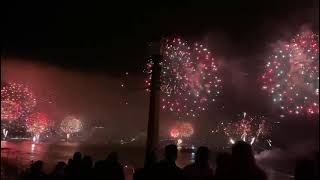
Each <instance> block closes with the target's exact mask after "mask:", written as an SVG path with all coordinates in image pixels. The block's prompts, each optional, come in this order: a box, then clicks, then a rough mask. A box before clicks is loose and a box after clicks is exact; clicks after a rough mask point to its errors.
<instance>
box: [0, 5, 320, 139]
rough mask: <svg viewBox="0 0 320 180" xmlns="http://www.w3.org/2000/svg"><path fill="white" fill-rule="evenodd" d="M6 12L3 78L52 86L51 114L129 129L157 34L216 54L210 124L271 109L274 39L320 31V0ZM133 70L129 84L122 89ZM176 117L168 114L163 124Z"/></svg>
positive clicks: (141, 102) (140, 115)
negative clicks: (268, 86) (216, 93)
mask: <svg viewBox="0 0 320 180" xmlns="http://www.w3.org/2000/svg"><path fill="white" fill-rule="evenodd" d="M2 9H3V10H2V11H3V12H4V18H3V21H2V26H1V27H2V30H3V32H2V43H3V49H2V58H1V65H2V67H1V70H2V72H1V80H4V81H21V82H23V83H26V84H28V85H30V86H33V88H34V89H35V90H36V91H41V89H43V87H44V84H46V86H45V87H47V89H46V90H43V91H44V92H45V95H44V96H48V91H49V90H48V89H50V91H53V92H52V93H53V94H54V97H55V102H56V103H57V104H56V106H57V107H58V108H57V107H55V108H56V109H55V110H51V112H55V113H56V114H52V116H54V117H55V116H56V117H57V118H61V117H62V116H63V115H64V114H67V113H71V112H72V113H78V114H82V115H83V116H84V119H88V121H90V122H96V124H99V123H103V124H104V125H106V126H109V127H110V128H109V130H110V131H117V130H119V131H117V132H120V131H123V129H126V130H127V129H129V130H128V131H126V132H127V133H129V134H130V133H132V134H134V133H136V131H137V130H140V129H144V128H145V126H146V119H147V105H148V98H147V96H145V95H144V94H143V93H144V92H143V85H141V84H140V82H141V83H143V73H142V70H143V68H144V66H145V63H146V60H147V56H148V43H149V42H150V41H151V40H152V39H153V37H157V36H159V35H160V34H162V35H179V36H182V37H183V38H185V39H186V40H189V41H201V42H203V43H204V44H205V45H207V46H208V47H209V49H210V50H211V51H212V52H213V53H214V54H215V56H216V59H218V62H219V64H220V65H221V69H222V70H223V78H224V81H225V83H224V88H225V90H224V95H223V96H224V97H223V98H221V102H219V103H220V104H219V107H216V106H215V105H213V107H212V108H211V109H212V110H210V111H208V112H206V113H204V114H203V115H202V119H201V120H199V121H197V125H199V126H204V127H207V126H208V124H209V125H212V122H218V121H219V120H221V119H224V118H226V117H228V118H230V117H231V116H232V115H234V114H236V113H240V112H243V111H251V112H259V113H262V114H264V113H266V114H268V113H272V112H273V108H272V107H271V105H270V104H269V103H268V99H267V97H266V96H263V94H262V93H261V91H260V86H259V82H258V81H257V78H258V77H259V76H260V74H259V73H261V70H262V67H263V65H264V63H265V57H266V54H267V53H268V52H269V50H270V46H271V44H272V43H274V42H276V41H277V40H288V39H289V38H290V36H292V35H294V34H296V33H298V32H299V31H300V29H301V28H302V27H308V28H309V29H311V30H313V31H314V32H319V30H318V28H319V4H318V1H317V0H300V1H297V0H266V1H233V0H224V1H201V0H188V1H187V0H185V1H176V2H173V1H172V0H171V1H170V0H163V1H152V2H151V1H150V2H142V1H141V2H138V1H127V2H125V1H114V2H112V3H111V2H110V1H103V2H94V1H87V2H69V1H37V2H35V1H7V2H6V4H5V5H3V8H2ZM39 63H40V64H39ZM127 71H128V72H129V73H130V80H127V81H129V82H130V83H131V84H130V83H129V84H130V85H128V86H130V88H128V89H126V90H122V89H121V88H119V87H120V84H121V83H122V82H123V81H124V79H123V78H124V77H123V74H124V72H127ZM137 82H139V83H137ZM41 92H42V91H41ZM49 94H50V93H49ZM123 99H125V100H124V101H127V100H128V101H129V106H123ZM261 102H265V103H261ZM222 106H223V107H224V108H225V110H224V111H225V112H223V113H222V112H221V109H219V108H221V107H222ZM50 108H52V107H50ZM47 110H48V109H47ZM116 110H118V111H121V112H124V113H122V114H121V115H119V113H115V112H117V111H116ZM213 113H215V114H214V115H215V116H214V117H212V114H213ZM132 117H134V119H133V118H132ZM172 118H173V117H172V116H168V117H167V116H165V118H164V119H165V121H163V122H164V124H165V125H168V124H169V125H170V122H171V121H172V120H171V119H172ZM92 119H94V120H92ZM212 119H214V121H213V120H212ZM131 121H134V122H135V126H136V127H137V128H136V129H135V128H130V127H131ZM122 122H126V123H122ZM210 123H211V124H210ZM213 124H214V123H213ZM115 129H116V130H115Z"/></svg>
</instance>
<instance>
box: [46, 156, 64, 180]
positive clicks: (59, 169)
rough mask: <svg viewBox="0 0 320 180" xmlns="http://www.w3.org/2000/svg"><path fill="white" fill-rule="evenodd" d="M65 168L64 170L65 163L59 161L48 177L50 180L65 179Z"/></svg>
mask: <svg viewBox="0 0 320 180" xmlns="http://www.w3.org/2000/svg"><path fill="white" fill-rule="evenodd" d="M65 168H66V163H65V162H63V161H60V162H58V163H57V165H56V167H55V169H54V170H53V172H52V173H51V175H50V179H51V180H60V179H62V180H63V179H65Z"/></svg>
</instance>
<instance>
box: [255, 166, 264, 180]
mask: <svg viewBox="0 0 320 180" xmlns="http://www.w3.org/2000/svg"><path fill="white" fill-rule="evenodd" d="M256 175H257V176H258V177H259V179H261V180H267V173H266V172H265V171H264V170H263V169H261V168H260V167H257V168H256Z"/></svg>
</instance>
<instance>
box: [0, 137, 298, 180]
mask: <svg viewBox="0 0 320 180" xmlns="http://www.w3.org/2000/svg"><path fill="white" fill-rule="evenodd" d="M1 148H2V150H1V163H2V164H1V165H2V166H1V167H2V168H1V176H2V177H6V179H8V178H9V177H13V178H11V179H16V178H17V174H19V175H21V174H22V173H23V172H25V170H28V168H29V165H30V164H31V161H36V160H42V161H43V162H44V166H43V167H44V172H46V173H49V172H53V171H54V169H55V168H57V167H56V165H57V163H58V162H60V166H62V167H63V163H62V162H65V163H66V164H68V163H67V162H68V159H69V158H72V156H73V153H74V152H77V151H80V152H81V153H82V154H83V155H84V156H86V155H90V157H89V156H86V158H85V159H87V160H86V161H87V162H88V164H90V162H92V167H94V165H95V163H98V165H99V162H100V161H99V160H105V159H106V157H107V155H108V154H109V153H110V152H112V151H116V152H118V154H119V162H121V164H122V166H123V171H124V174H125V178H126V179H132V177H133V174H134V172H135V169H138V168H140V167H142V166H143V159H144V149H143V148H142V147H134V146H120V145H118V146H112V147H110V146H107V145H81V144H77V143H59V144H46V143H38V144H33V143H30V142H29V141H22V142H15V143H13V142H4V141H3V142H1ZM6 148H8V149H6ZM128 152H129V153H128ZM194 157H195V154H194V153H181V152H179V153H178V159H177V161H176V162H177V166H178V167H181V168H183V167H185V166H186V165H187V164H190V163H192V162H193V161H194ZM211 157H212V158H211V160H210V167H212V169H213V171H214V170H215V168H216V164H215V157H216V153H212V154H211ZM256 159H257V160H258V163H259V164H260V165H262V167H263V169H264V171H266V173H267V176H268V179H271V180H287V179H293V176H292V175H293V170H294V162H293V161H292V160H290V159H287V162H288V163H287V164H286V165H283V164H284V163H283V161H284V160H281V162H282V163H278V162H280V161H279V160H276V159H272V157H271V156H270V158H268V156H265V155H263V156H262V155H260V156H259V155H258V156H257V158H256ZM272 161H273V162H272ZM276 161H277V162H276ZM100 163H101V162H100ZM58 164H59V163H58ZM275 164H278V165H279V167H276V165H275ZM281 164H282V165H281ZM3 165H4V166H3ZM280 165H281V166H282V167H280ZM89 166H90V165H89ZM270 166H274V167H270Z"/></svg>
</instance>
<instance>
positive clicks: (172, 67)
mask: <svg viewBox="0 0 320 180" xmlns="http://www.w3.org/2000/svg"><path fill="white" fill-rule="evenodd" d="M163 52H164V53H163V61H162V62H161V63H160V65H161V68H162V69H161V83H162V84H161V92H162V93H163V94H162V100H161V107H162V109H165V110H169V111H172V112H176V113H177V114H178V116H179V117H198V116H199V115H200V113H201V112H202V111H205V110H207V107H208V104H209V103H210V102H213V101H215V99H216V98H217V97H218V96H219V94H220V93H221V79H220V78H219V76H218V68H217V65H216V63H215V60H214V58H213V55H212V54H211V52H210V51H209V50H208V49H207V48H206V47H204V46H203V45H202V44H197V43H195V44H192V45H189V44H188V43H187V42H185V41H183V40H182V39H179V38H173V39H167V41H166V42H165V44H164V51H163ZM152 66H153V62H152V60H150V61H149V63H148V64H147V73H148V74H149V78H148V79H147V80H146V86H147V87H150V84H151V72H152ZM147 90H149V89H147Z"/></svg>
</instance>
